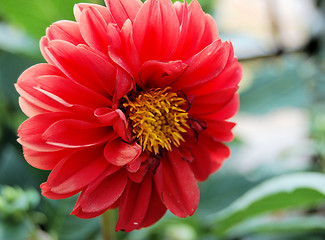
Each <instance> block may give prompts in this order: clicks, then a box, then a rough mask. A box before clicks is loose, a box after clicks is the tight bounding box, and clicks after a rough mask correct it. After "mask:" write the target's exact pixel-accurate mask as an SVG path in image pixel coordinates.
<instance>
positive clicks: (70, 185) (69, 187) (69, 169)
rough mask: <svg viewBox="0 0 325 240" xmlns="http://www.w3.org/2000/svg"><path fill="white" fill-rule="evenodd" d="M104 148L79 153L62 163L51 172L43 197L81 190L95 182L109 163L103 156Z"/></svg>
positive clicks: (68, 157)
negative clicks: (48, 194)
mask: <svg viewBox="0 0 325 240" xmlns="http://www.w3.org/2000/svg"><path fill="white" fill-rule="evenodd" d="M102 150H103V149H102V148H99V149H98V148H96V149H86V150H81V151H78V152H76V153H74V154H72V155H71V156H67V158H66V159H65V160H63V161H61V162H60V163H59V164H58V165H57V166H56V167H55V168H54V169H53V171H52V172H51V174H50V175H49V178H48V180H47V182H46V184H44V185H43V187H42V190H43V193H42V194H43V195H44V196H47V193H48V192H50V193H51V194H67V193H71V192H75V191H78V190H81V189H82V188H83V187H85V186H86V185H88V184H89V183H91V182H92V181H93V180H95V179H96V178H97V177H98V176H99V175H100V174H101V173H102V172H103V171H104V169H105V168H106V167H107V165H108V163H107V161H106V160H105V158H104V157H103V156H102V153H101V151H102Z"/></svg>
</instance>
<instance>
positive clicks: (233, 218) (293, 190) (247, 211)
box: [214, 173, 325, 235]
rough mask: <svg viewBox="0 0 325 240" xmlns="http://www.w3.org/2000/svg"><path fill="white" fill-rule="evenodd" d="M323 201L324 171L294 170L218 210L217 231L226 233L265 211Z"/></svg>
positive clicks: (324, 199) (324, 189)
mask: <svg viewBox="0 0 325 240" xmlns="http://www.w3.org/2000/svg"><path fill="white" fill-rule="evenodd" d="M324 202H325V175H324V174H320V173H293V174H288V175H284V176H281V177H276V178H273V179H271V180H268V181H266V182H264V183H262V184H260V185H258V186H257V187H255V188H253V189H251V190H250V191H248V192H247V193H246V194H244V195H243V196H242V197H240V198H239V199H237V200H236V201H235V202H234V203H233V204H231V205H230V206H229V207H227V208H226V209H224V210H223V211H221V212H219V213H218V214H217V215H216V216H215V223H214V226H215V232H216V234H217V235H223V234H225V232H227V230H229V229H230V228H231V227H233V226H235V225H237V224H239V223H241V222H243V221H244V220H247V219H249V218H251V217H253V216H256V215H260V214H263V213H267V212H272V211H276V210H283V209H289V208H293V207H308V206H309V207H310V206H314V205H317V204H319V203H324Z"/></svg>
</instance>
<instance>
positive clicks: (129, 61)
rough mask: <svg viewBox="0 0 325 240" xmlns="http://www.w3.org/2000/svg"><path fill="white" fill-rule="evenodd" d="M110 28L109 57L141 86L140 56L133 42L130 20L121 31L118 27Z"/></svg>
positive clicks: (112, 26) (111, 26) (110, 26)
mask: <svg viewBox="0 0 325 240" xmlns="http://www.w3.org/2000/svg"><path fill="white" fill-rule="evenodd" d="M108 28H109V29H108V33H109V38H110V46H109V56H110V57H111V59H112V60H113V61H114V62H115V63H116V64H117V65H119V66H120V67H121V68H122V69H124V70H125V71H126V72H128V73H129V74H130V75H131V76H132V77H133V79H134V80H135V81H136V82H137V83H138V84H140V82H139V71H140V70H139V69H140V63H139V55H138V52H137V50H136V47H135V44H134V41H133V26H132V23H131V21H130V19H128V20H126V21H125V23H124V25H123V27H122V29H121V30H120V31H119V29H118V26H114V25H109V26H108Z"/></svg>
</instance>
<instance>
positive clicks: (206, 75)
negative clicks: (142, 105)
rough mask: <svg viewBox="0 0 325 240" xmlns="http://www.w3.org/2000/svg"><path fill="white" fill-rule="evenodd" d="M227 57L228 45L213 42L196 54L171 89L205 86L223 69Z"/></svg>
mask: <svg viewBox="0 0 325 240" xmlns="http://www.w3.org/2000/svg"><path fill="white" fill-rule="evenodd" d="M228 56H229V44H228V43H227V42H224V43H221V41H220V40H217V41H214V42H213V43H211V44H210V45H209V46H207V47H206V48H205V49H203V50H202V51H201V52H199V53H198V54H196V55H195V56H194V57H193V58H191V60H190V61H189V62H187V64H188V68H187V69H186V71H185V72H184V74H183V75H182V77H180V78H179V80H178V81H176V82H175V83H173V88H175V89H183V88H188V87H194V86H197V85H201V84H205V83H206V82H209V81H211V80H212V79H214V78H215V77H216V76H218V74H220V72H221V71H222V70H223V69H224V67H225V65H226V63H227V60H228Z"/></svg>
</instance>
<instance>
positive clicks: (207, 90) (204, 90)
mask: <svg viewBox="0 0 325 240" xmlns="http://www.w3.org/2000/svg"><path fill="white" fill-rule="evenodd" d="M106 5H107V7H103V6H99V5H94V4H77V5H76V6H75V8H74V14H75V18H76V20H77V21H76V22H71V21H59V22H56V23H54V24H53V25H52V26H50V27H49V28H48V29H47V32H46V36H45V37H43V38H42V39H41V41H40V48H41V51H42V54H43V56H44V58H45V59H46V61H47V63H45V64H39V65H35V66H33V67H31V68H29V69H27V70H26V71H25V72H24V73H23V74H22V75H21V76H20V78H19V79H18V82H17V84H16V88H17V91H18V92H19V93H20V95H21V97H20V106H21V108H22V110H23V111H24V113H25V114H26V115H27V116H28V117H30V118H29V119H28V120H26V121H25V122H24V123H23V124H22V125H21V126H20V128H19V130H18V134H19V137H20V139H19V142H20V143H21V144H22V145H23V150H24V155H25V158H26V160H27V162H28V163H29V164H31V165H32V166H34V167H36V168H40V169H45V170H52V172H51V173H50V175H49V177H48V180H47V182H45V183H43V184H42V185H41V189H42V193H43V195H44V196H45V197H48V198H52V199H61V198H67V197H70V196H72V195H75V194H77V193H79V192H81V194H80V196H79V198H78V201H77V203H76V205H75V208H74V209H73V211H72V214H74V215H76V216H78V217H80V218H92V217H96V216H98V215H100V214H102V213H104V212H105V211H106V210H107V209H110V208H117V207H118V208H119V220H118V222H117V226H116V230H121V229H124V230H125V231H132V230H134V229H140V228H142V227H146V226H149V225H152V224H153V223H155V222H156V221H158V220H159V219H160V218H161V217H162V216H163V215H164V214H165V212H166V209H169V210H170V211H171V212H172V213H174V214H175V215H177V216H179V217H186V216H188V215H192V214H193V213H194V212H195V210H196V208H197V206H198V202H199V189H198V184H197V181H204V180H205V179H207V178H208V176H209V175H210V174H211V173H213V172H215V171H216V170H218V169H219V168H220V166H221V164H222V162H223V161H224V160H225V159H226V158H227V157H228V156H229V149H228V147H227V146H225V145H224V144H223V143H222V142H226V141H231V140H232V138H233V135H232V133H231V129H232V128H233V126H234V123H230V122H227V121H226V120H227V119H228V118H230V117H231V116H233V115H234V114H235V113H236V112H237V110H238V106H239V101H238V95H237V93H236V91H237V88H238V86H237V84H238V82H239V80H240V78H241V74H242V70H241V66H240V64H239V63H238V61H237V59H236V58H235V57H234V51H233V47H232V45H231V43H230V42H222V41H221V40H220V38H219V37H218V33H217V27H216V24H215V22H214V20H213V19H212V17H211V16H210V15H207V14H205V13H204V12H203V11H202V9H201V7H200V5H199V3H198V2H197V1H196V0H193V1H192V2H191V4H189V5H187V4H186V3H184V4H183V3H180V2H176V3H175V4H174V5H173V4H172V3H171V2H170V0H148V1H147V2H145V3H144V4H143V3H142V2H140V1H139V0H106Z"/></svg>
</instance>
